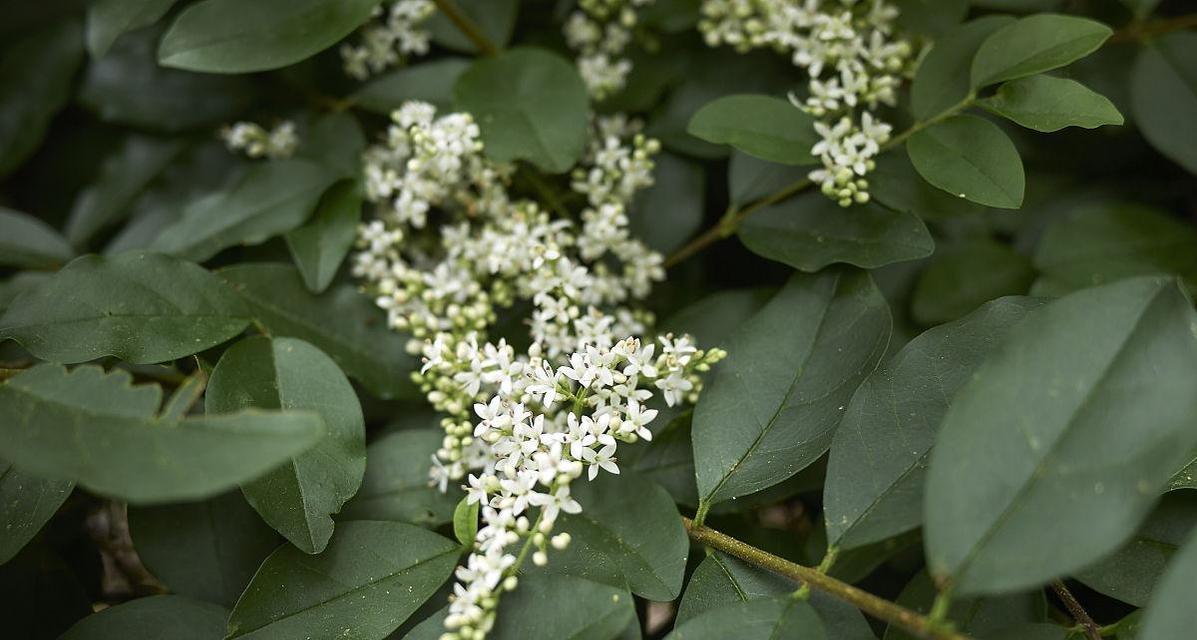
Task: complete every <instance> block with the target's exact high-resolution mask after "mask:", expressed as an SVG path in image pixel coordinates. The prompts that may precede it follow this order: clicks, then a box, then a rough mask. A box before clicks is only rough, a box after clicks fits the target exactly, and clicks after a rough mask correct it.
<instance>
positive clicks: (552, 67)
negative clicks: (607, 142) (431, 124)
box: [453, 48, 589, 173]
mask: <svg viewBox="0 0 1197 640" xmlns="http://www.w3.org/2000/svg"><path fill="white" fill-rule="evenodd" d="M453 98H454V103H455V104H456V107H457V109H459V110H461V111H466V112H469V113H470V114H472V115H473V116H474V119H475V120H476V121H477V122H478V127H479V128H480V129H481V130H482V142H483V144H484V145H485V152H486V155H487V156H489V157H490V158H491V159H493V160H496V161H498V162H511V161H514V160H527V161H529V162H531V163H532V164H534V165H536V166H538V167H540V168H541V169H544V170H545V171H548V172H550V173H563V172H565V171H567V170H569V168H570V167H572V166H573V165H574V163H575V162H577V161H578V159H579V158H581V157H582V153H583V151H585V149H586V141H587V140H588V138H589V132H588V125H587V112H588V107H587V103H588V98H587V94H586V87H585V85H583V84H582V79H581V78H580V77H578V72H577V71H576V70H575V69H574V65H573V64H571V63H570V62H568V61H566V60H565V59H564V58H562V57H560V56H558V55H557V54H555V53H550V52H549V51H546V50H544V49H533V48H519V49H512V50H510V51H505V52H503V53H501V54H499V55H497V56H494V57H490V58H484V59H481V60H478V61H477V62H475V63H474V64H472V65H470V68H469V69H467V70H466V71H465V73H463V74H461V77H459V78H458V79H457V83H456V84H455V85H454V87H453Z"/></svg>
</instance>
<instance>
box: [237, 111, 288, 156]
mask: <svg viewBox="0 0 1197 640" xmlns="http://www.w3.org/2000/svg"><path fill="white" fill-rule="evenodd" d="M220 137H221V138H222V139H223V140H224V143H225V146H227V147H228V148H229V150H230V151H243V152H245V155H247V156H249V157H251V158H270V159H271V160H277V159H280V158H289V157H291V154H293V153H295V148H296V147H298V146H299V136H298V135H297V134H296V133H295V123H294V122H291V121H290V120H286V121H283V122H280V123H279V124H278V125H277V126H276V127H274V128H273V129H271V130H269V131H267V130H266V129H265V128H264V127H262V125H260V124H256V123H253V122H237V123H234V124H232V125H229V126H227V127H225V128H223V129H221V130H220Z"/></svg>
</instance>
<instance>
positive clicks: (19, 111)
mask: <svg viewBox="0 0 1197 640" xmlns="http://www.w3.org/2000/svg"><path fill="white" fill-rule="evenodd" d="M82 31H83V30H82V28H81V27H80V26H79V23H78V22H75V21H73V20H70V21H66V22H61V23H59V24H57V25H55V26H52V27H48V28H46V29H43V30H40V31H37V32H33V33H29V34H22V37H21V38H20V39H18V40H16V41H15V42H12V43H11V44H9V45H8V46H7V47H6V48H5V50H4V51H3V54H2V55H0V176H4V175H6V174H8V173H10V172H11V171H12V170H13V169H16V168H17V167H19V166H21V164H22V163H23V162H25V159H26V158H28V157H29V156H30V155H31V154H32V153H33V152H34V151H36V150H37V147H38V145H40V144H41V141H42V136H43V135H44V134H45V133H46V128H47V127H48V126H49V125H50V120H51V119H52V118H53V117H54V115H55V114H56V113H58V111H59V109H62V107H64V106H65V105H66V103H67V100H68V99H69V98H70V95H71V80H72V78H73V77H74V75H75V70H76V69H78V68H79V62H80V61H81V60H82V59H83V33H82Z"/></svg>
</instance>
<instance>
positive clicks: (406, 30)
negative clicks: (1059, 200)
mask: <svg viewBox="0 0 1197 640" xmlns="http://www.w3.org/2000/svg"><path fill="white" fill-rule="evenodd" d="M434 11H436V5H435V4H433V2H432V0H398V1H397V2H392V3H391V5H390V7H389V8H388V9H385V10H384V9H383V8H382V7H378V8H376V9H375V10H374V13H375V16H376V18H378V19H377V20H375V21H374V22H371V23H370V24H369V25H368V26H366V27H365V28H363V29H362V31H361V41H360V43H359V44H356V45H353V44H344V45H341V59H342V60H343V62H344V65H345V73H348V74H349V75H350V76H353V77H354V78H357V79H358V80H365V79H366V78H368V77H370V75H371V74H375V73H379V72H382V71H385V70H386V69H388V68H390V67H393V66H395V65H397V64H400V63H402V62H403V61H404V60H405V59H406V58H407V57H408V56H411V55H424V54H425V53H428V43H429V39H430V35H429V33H428V31H426V30H424V29H423V28H422V26H423V24H424V22H425V21H427V20H428V18H429V17H431V16H432V14H433V12H434Z"/></svg>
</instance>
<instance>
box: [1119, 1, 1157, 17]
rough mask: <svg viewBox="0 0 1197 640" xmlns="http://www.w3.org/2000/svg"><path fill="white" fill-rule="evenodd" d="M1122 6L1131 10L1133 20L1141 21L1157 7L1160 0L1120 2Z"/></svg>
mask: <svg viewBox="0 0 1197 640" xmlns="http://www.w3.org/2000/svg"><path fill="white" fill-rule="evenodd" d="M1121 1H1122V4H1123V6H1125V7H1126V8H1127V9H1130V10H1131V13H1133V14H1134V16H1135V18H1137V19H1139V20H1142V19H1143V18H1146V17H1147V16H1149V15H1151V12H1152V11H1155V8H1156V7H1158V6H1159V4H1160V0H1121Z"/></svg>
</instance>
